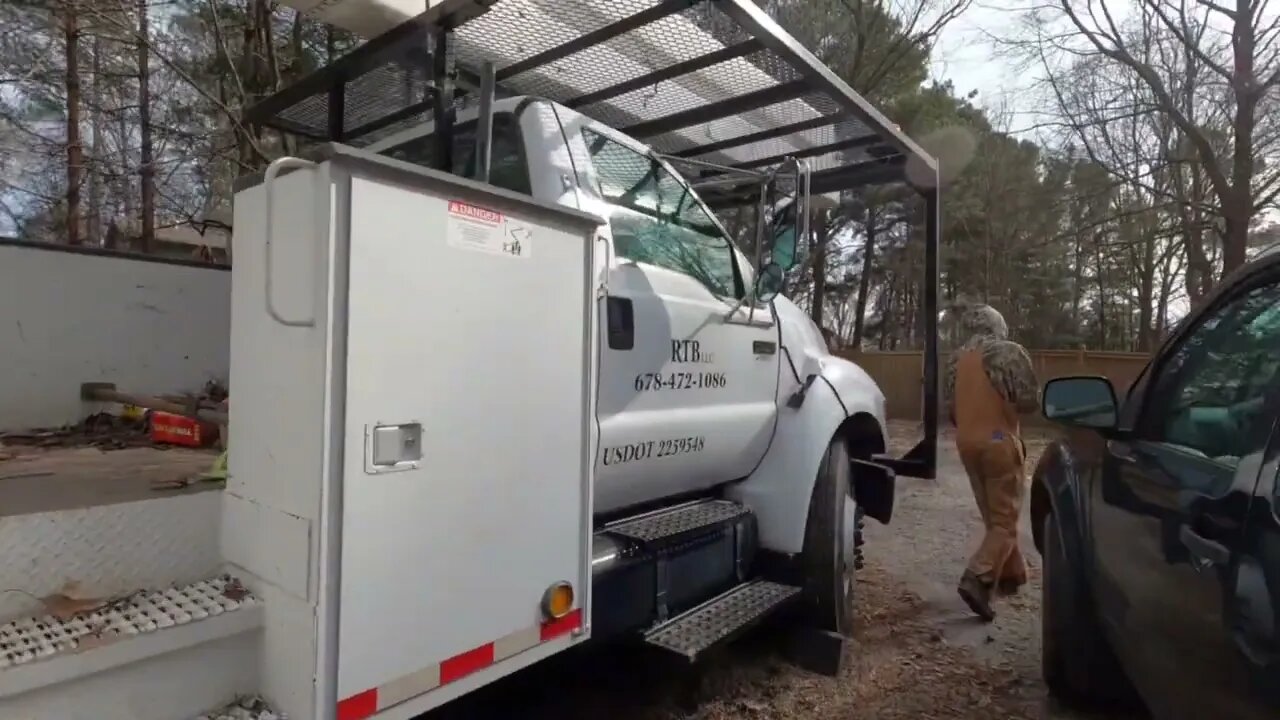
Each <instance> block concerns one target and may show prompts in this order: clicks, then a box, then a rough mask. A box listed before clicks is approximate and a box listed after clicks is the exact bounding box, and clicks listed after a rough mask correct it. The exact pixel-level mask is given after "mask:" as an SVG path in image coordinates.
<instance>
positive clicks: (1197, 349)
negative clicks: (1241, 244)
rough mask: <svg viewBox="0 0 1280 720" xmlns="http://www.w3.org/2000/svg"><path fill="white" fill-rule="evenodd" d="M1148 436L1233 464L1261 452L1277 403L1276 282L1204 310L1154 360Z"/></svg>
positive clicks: (1279, 296)
mask: <svg viewBox="0 0 1280 720" xmlns="http://www.w3.org/2000/svg"><path fill="white" fill-rule="evenodd" d="M1151 398H1152V401H1151V402H1150V403H1149V404H1148V406H1147V407H1146V408H1145V409H1144V413H1143V415H1144V423H1143V425H1144V431H1145V434H1146V435H1147V436H1148V438H1149V439H1152V440H1156V441H1159V442H1162V443H1167V444H1170V445H1173V446H1177V447H1179V448H1183V449H1187V450H1190V451H1193V452H1195V453H1197V454H1201V455H1204V456H1205V457H1206V458H1210V459H1213V460H1216V461H1218V462H1220V463H1223V464H1227V465H1230V466H1232V467H1234V466H1236V465H1238V464H1239V463H1240V460H1241V458H1244V457H1247V456H1251V455H1255V454H1257V453H1260V452H1261V451H1262V449H1263V447H1264V446H1265V445H1266V441H1267V437H1268V435H1269V434H1270V431H1271V426H1272V423H1273V422H1274V420H1275V418H1276V413H1277V410H1278V409H1280V402H1277V401H1278V400H1280V284H1277V283H1276V282H1268V283H1266V284H1262V285H1258V286H1256V287H1253V288H1251V289H1249V290H1247V291H1245V292H1244V293H1243V294H1241V295H1237V296H1236V297H1235V298H1233V299H1232V300H1230V301H1229V302H1227V303H1225V304H1224V305H1222V306H1221V307H1219V308H1217V309H1216V310H1214V311H1211V312H1210V313H1209V314H1208V315H1207V316H1206V317H1205V318H1204V319H1203V320H1202V321H1201V323H1200V324H1199V326H1198V327H1197V328H1196V329H1195V330H1193V331H1192V332H1191V333H1190V334H1189V335H1188V336H1187V337H1186V338H1185V339H1184V340H1183V341H1182V343H1181V344H1180V345H1178V346H1177V348H1176V349H1174V350H1173V351H1172V353H1171V354H1170V355H1169V356H1168V357H1167V358H1166V359H1165V360H1164V361H1163V362H1162V363H1161V367H1160V370H1159V376H1158V377H1157V378H1156V387H1155V388H1154V392H1153V393H1151Z"/></svg>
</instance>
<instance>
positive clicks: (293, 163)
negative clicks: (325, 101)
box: [262, 157, 316, 327]
mask: <svg viewBox="0 0 1280 720" xmlns="http://www.w3.org/2000/svg"><path fill="white" fill-rule="evenodd" d="M314 166H315V163H313V162H311V161H310V160H303V159H302V158H296V157H282V158H276V159H275V160H273V161H272V162H271V164H270V165H268V166H267V171H266V173H264V174H263V180H262V184H263V189H264V190H265V192H266V194H267V200H266V202H267V241H266V243H265V244H264V246H263V250H264V252H265V254H266V257H265V258H264V262H263V271H264V273H265V274H266V281H265V283H266V284H265V287H264V288H263V289H264V291H265V293H266V297H267V314H268V315H270V316H271V318H272V319H273V320H275V321H276V322H278V323H280V324H281V325H285V326H287V327H315V325H316V317H315V313H314V310H313V312H312V315H311V317H310V318H307V319H306V320H290V319H289V318H286V317H285V316H283V315H281V314H280V311H279V310H277V309H276V301H275V296H274V294H273V293H272V278H273V276H274V273H272V267H271V241H272V237H271V235H272V232H271V231H272V227H273V226H274V224H275V223H274V219H275V213H274V210H275V208H274V207H273V202H272V194H271V187H272V185H273V184H274V182H275V179H276V176H277V175H279V174H280V172H281V171H282V170H285V169H288V168H307V167H314Z"/></svg>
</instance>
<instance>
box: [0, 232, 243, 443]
mask: <svg viewBox="0 0 1280 720" xmlns="http://www.w3.org/2000/svg"><path fill="white" fill-rule="evenodd" d="M230 332H231V273H230V272H228V271H227V269H225V268H221V269H219V268H214V267H209V266H201V265H198V264H195V263H183V262H174V261H162V260H153V259H143V258H139V257H131V256H128V255H125V254H121V253H111V252H104V251H89V250H86V251H79V252H72V251H69V250H68V249H66V248H53V247H48V246H38V245H24V244H20V243H12V242H0V431H3V430H15V429H23V428H32V427H50V426H58V425H64V424H67V423H73V422H76V421H78V420H80V419H82V418H83V417H84V416H85V415H86V414H87V412H89V411H90V410H91V409H92V408H90V407H88V406H86V405H85V404H84V403H81V401H80V383H83V382H113V383H115V384H116V386H117V387H118V388H120V389H121V390H125V391H129V392H138V393H174V392H184V391H195V390H199V389H200V387H201V386H203V385H204V383H205V382H207V381H209V380H211V379H217V380H219V381H222V382H226V381H227V380H228V377H227V375H228V367H229V347H230Z"/></svg>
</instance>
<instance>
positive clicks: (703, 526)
mask: <svg viewBox="0 0 1280 720" xmlns="http://www.w3.org/2000/svg"><path fill="white" fill-rule="evenodd" d="M750 514H751V511H750V510H748V509H747V508H746V506H744V505H740V504H738V503H735V502H730V501H728V500H702V501H697V502H691V503H687V504H685V505H677V506H676V507H672V508H664V509H662V510H658V511H656V512H651V513H647V514H645V515H639V516H637V517H632V518H627V519H626V520H621V521H619V522H616V523H614V524H612V525H608V526H606V527H605V528H604V529H605V531H606V532H609V533H611V534H613V535H617V536H619V537H622V538H625V539H627V540H630V541H632V542H634V543H638V544H641V545H654V544H663V545H665V544H671V543H679V542H680V541H681V540H684V539H686V538H688V537H690V536H693V535H699V534H702V533H704V532H706V531H707V530H708V529H711V528H714V527H717V526H721V527H727V526H730V525H732V524H733V522H734V521H735V520H738V519H739V518H742V517H743V516H746V515H750Z"/></svg>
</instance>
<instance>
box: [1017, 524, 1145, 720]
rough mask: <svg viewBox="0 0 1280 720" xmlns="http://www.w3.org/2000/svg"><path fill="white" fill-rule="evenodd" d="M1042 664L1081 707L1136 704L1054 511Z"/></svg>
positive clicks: (1071, 703) (1056, 686)
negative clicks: (1074, 569)
mask: <svg viewBox="0 0 1280 720" xmlns="http://www.w3.org/2000/svg"><path fill="white" fill-rule="evenodd" d="M1043 528H1044V570H1043V575H1044V579H1043V588H1042V590H1041V592H1042V596H1041V607H1040V632H1041V643H1040V652H1041V664H1042V668H1043V672H1044V681H1045V685H1047V686H1048V687H1049V692H1050V693H1051V694H1053V695H1054V696H1055V697H1056V698H1057V699H1058V700H1059V701H1061V702H1062V703H1063V704H1064V705H1066V706H1068V707H1071V708H1075V709H1081V710H1098V709H1112V708H1120V707H1133V706H1135V705H1136V704H1137V700H1136V699H1137V695H1136V693H1135V692H1134V691H1133V688H1132V686H1131V685H1130V684H1129V681H1128V680H1127V679H1126V676H1125V673H1124V670H1123V669H1122V668H1121V666H1120V661H1119V660H1118V659H1117V658H1116V656H1115V653H1114V652H1113V651H1112V650H1111V647H1110V646H1109V645H1108V644H1107V641H1106V638H1105V637H1104V636H1103V635H1102V627H1101V625H1100V623H1099V622H1098V619H1097V615H1096V614H1095V612H1094V609H1093V607H1092V603H1091V602H1090V600H1089V597H1088V595H1087V593H1086V589H1085V588H1084V586H1083V585H1082V584H1081V582H1080V576H1079V574H1078V573H1075V572H1073V571H1072V568H1071V566H1070V561H1069V560H1068V558H1067V554H1066V548H1065V547H1064V546H1063V542H1062V537H1061V535H1059V533H1058V521H1057V519H1056V518H1055V517H1054V514H1053V513H1052V512H1049V513H1046V514H1045V518H1044V525H1043Z"/></svg>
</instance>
